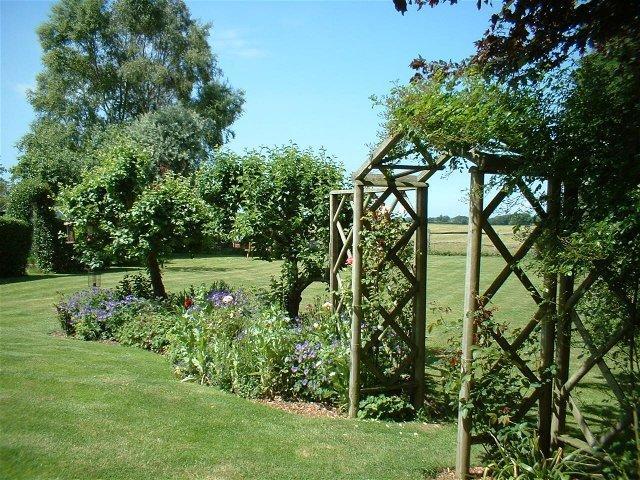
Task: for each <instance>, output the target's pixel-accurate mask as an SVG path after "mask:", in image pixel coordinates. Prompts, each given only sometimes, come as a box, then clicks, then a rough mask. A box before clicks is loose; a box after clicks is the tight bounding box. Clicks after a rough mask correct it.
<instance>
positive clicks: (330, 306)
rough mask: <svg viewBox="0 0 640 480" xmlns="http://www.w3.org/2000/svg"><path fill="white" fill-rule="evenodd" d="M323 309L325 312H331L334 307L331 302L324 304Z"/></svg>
mask: <svg viewBox="0 0 640 480" xmlns="http://www.w3.org/2000/svg"><path fill="white" fill-rule="evenodd" d="M322 308H324V309H325V310H331V309H332V308H333V305H331V302H324V303H323V304H322Z"/></svg>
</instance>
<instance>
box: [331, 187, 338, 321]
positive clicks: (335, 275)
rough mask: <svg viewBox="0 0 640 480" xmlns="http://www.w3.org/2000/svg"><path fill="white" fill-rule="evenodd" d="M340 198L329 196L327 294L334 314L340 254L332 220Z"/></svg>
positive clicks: (336, 233)
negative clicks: (336, 267)
mask: <svg viewBox="0 0 640 480" xmlns="http://www.w3.org/2000/svg"><path fill="white" fill-rule="evenodd" d="M339 203H340V196H339V195H338V194H335V193H333V192H332V193H330V194H329V294H330V295H331V311H332V312H335V311H336V307H337V306H338V275H339V272H338V271H336V270H335V266H336V262H337V261H338V255H339V254H340V242H339V240H340V234H339V233H338V226H337V225H336V222H338V221H339V219H336V218H334V217H335V216H336V212H337V211H338V205H339Z"/></svg>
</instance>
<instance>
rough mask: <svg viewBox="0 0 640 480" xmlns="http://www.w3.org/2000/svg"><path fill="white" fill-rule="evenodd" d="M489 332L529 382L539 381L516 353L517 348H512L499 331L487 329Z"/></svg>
mask: <svg viewBox="0 0 640 480" xmlns="http://www.w3.org/2000/svg"><path fill="white" fill-rule="evenodd" d="M489 333H490V334H491V336H492V337H493V339H494V340H495V341H496V343H497V344H498V345H499V346H500V348H502V349H503V350H504V351H505V352H506V353H507V354H508V355H509V358H511V360H512V361H513V363H514V365H515V366H516V367H517V368H518V370H520V372H521V373H522V375H524V376H525V377H526V379H527V380H529V381H530V382H531V383H540V379H539V378H538V376H537V375H536V374H535V373H533V372H532V371H531V369H530V368H529V367H528V366H527V364H526V363H525V361H524V360H522V358H521V357H520V355H518V352H517V350H515V349H514V348H513V346H512V345H511V344H510V343H509V342H508V341H507V339H506V338H504V337H503V336H502V334H501V333H500V332H496V331H495V330H493V329H489Z"/></svg>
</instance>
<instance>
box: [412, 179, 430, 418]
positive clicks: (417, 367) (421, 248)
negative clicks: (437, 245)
mask: <svg viewBox="0 0 640 480" xmlns="http://www.w3.org/2000/svg"><path fill="white" fill-rule="evenodd" d="M416 216H417V217H418V222H419V225H418V229H417V230H416V237H415V249H414V259H415V260H414V261H415V265H414V267H415V276H416V280H417V287H418V288H417V291H416V297H415V302H414V315H415V317H414V324H413V330H414V331H413V334H414V337H413V339H414V341H415V344H416V353H415V358H414V380H415V387H414V390H413V399H412V400H413V406H414V408H415V409H416V410H419V409H420V408H422V407H423V406H424V392H425V381H424V367H425V348H426V347H425V331H426V325H427V254H428V253H427V235H428V232H427V187H418V188H417V189H416Z"/></svg>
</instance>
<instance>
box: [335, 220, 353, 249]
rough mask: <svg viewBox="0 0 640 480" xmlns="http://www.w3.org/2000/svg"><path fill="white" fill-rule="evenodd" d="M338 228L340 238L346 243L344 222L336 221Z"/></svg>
mask: <svg viewBox="0 0 640 480" xmlns="http://www.w3.org/2000/svg"><path fill="white" fill-rule="evenodd" d="M336 229H337V230H338V235H340V240H341V241H342V244H343V245H344V244H345V243H347V236H346V235H345V234H344V229H343V228H342V224H341V223H340V222H336ZM349 230H351V229H349Z"/></svg>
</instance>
